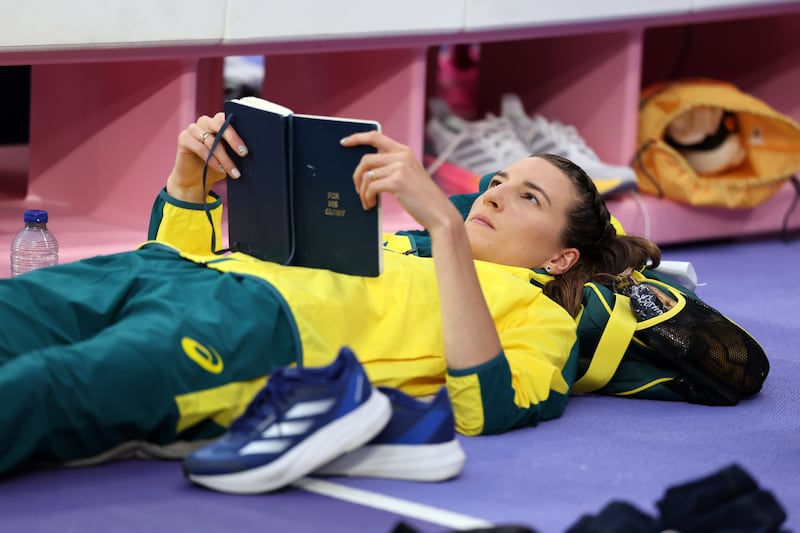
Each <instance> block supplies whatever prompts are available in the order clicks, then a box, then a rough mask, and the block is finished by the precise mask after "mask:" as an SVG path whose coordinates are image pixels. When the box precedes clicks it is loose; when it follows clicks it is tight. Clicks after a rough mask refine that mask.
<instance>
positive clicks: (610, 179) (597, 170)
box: [500, 93, 636, 196]
mask: <svg viewBox="0 0 800 533" xmlns="http://www.w3.org/2000/svg"><path fill="white" fill-rule="evenodd" d="M500 110H501V111H500V114H501V116H502V117H503V118H505V119H506V120H507V121H508V122H510V123H511V125H512V126H513V128H514V131H515V132H516V134H517V136H518V137H519V138H520V140H521V141H522V143H523V144H524V145H525V147H526V148H527V151H528V152H530V153H531V154H536V153H542V152H548V153H551V154H556V155H560V156H562V157H566V158H567V159H569V160H571V161H572V162H574V163H576V164H577V165H578V166H580V167H581V168H582V169H583V170H585V171H586V173H587V174H589V176H590V177H591V178H592V180H593V181H594V182H595V184H596V185H597V189H598V190H599V191H600V193H601V194H602V195H603V196H607V195H610V194H612V193H618V192H623V191H629V190H636V173H635V172H634V170H633V169H632V168H630V167H628V166H622V165H612V164H609V163H605V162H603V161H601V160H600V158H599V157H598V156H597V154H596V153H595V152H594V150H592V149H591V148H590V147H589V146H588V145H587V144H586V141H585V140H584V139H583V138H582V137H581V135H580V133H578V130H577V129H576V128H575V127H574V126H568V125H565V124H562V123H560V122H558V121H557V120H553V121H548V120H547V119H546V118H544V117H543V116H542V115H539V114H535V115H529V114H528V113H527V112H526V111H525V108H524V107H523V105H522V102H521V101H520V99H519V97H518V96H517V95H516V94H512V93H505V94H503V95H502V97H501V101H500Z"/></svg>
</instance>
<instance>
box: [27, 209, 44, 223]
mask: <svg viewBox="0 0 800 533" xmlns="http://www.w3.org/2000/svg"><path fill="white" fill-rule="evenodd" d="M23 219H24V221H25V222H26V223H31V224H42V223H46V222H47V211H44V210H42V209H27V210H26V211H25V216H24V217H23Z"/></svg>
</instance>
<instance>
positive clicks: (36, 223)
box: [11, 209, 58, 276]
mask: <svg viewBox="0 0 800 533" xmlns="http://www.w3.org/2000/svg"><path fill="white" fill-rule="evenodd" d="M23 220H24V221H25V227H24V228H22V230H21V231H20V232H19V233H17V235H16V236H15V237H14V240H13V241H11V275H12V276H19V275H20V274H25V273H26V272H30V271H31V270H35V269H37V268H42V267H46V266H52V265H56V264H58V241H57V240H56V238H55V236H53V234H52V233H51V232H50V230H49V229H47V211H43V210H41V209H29V210H27V211H25V215H24V217H23Z"/></svg>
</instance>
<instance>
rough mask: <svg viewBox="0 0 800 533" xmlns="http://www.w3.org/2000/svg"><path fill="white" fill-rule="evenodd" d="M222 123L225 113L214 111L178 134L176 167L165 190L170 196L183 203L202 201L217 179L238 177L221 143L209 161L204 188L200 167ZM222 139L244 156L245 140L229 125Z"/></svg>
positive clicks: (234, 166) (236, 170)
mask: <svg viewBox="0 0 800 533" xmlns="http://www.w3.org/2000/svg"><path fill="white" fill-rule="evenodd" d="M224 122H225V114H224V113H221V112H220V113H217V114H216V115H214V116H213V117H209V116H205V115H203V116H201V117H200V118H198V119H197V121H196V122H193V123H192V124H189V126H188V127H187V128H186V129H185V130H183V131H182V132H181V133H180V135H178V152H177V154H176V156H175V166H174V167H173V168H172V172H171V173H170V175H169V178H168V179H167V193H168V194H169V195H170V196H172V197H173V198H175V199H177V200H181V201H184V202H191V203H202V202H203V201H204V200H205V198H206V195H207V194H208V191H209V190H211V187H212V186H213V185H214V184H215V183H216V182H218V181H220V180H223V179H225V177H226V176H230V177H232V178H234V179H236V178H238V177H239V176H240V173H239V170H238V169H237V168H236V165H235V164H234V163H233V161H232V160H231V158H230V157H228V154H227V153H226V152H225V147H224V146H223V143H222V142H220V143H219V144H217V146H216V148H215V149H214V155H213V156H212V157H211V159H210V160H209V162H208V173H207V175H206V187H205V190H204V189H203V166H204V165H205V161H206V158H207V157H208V154H209V148H210V147H211V143H212V142H213V141H214V137H215V136H216V134H217V132H218V131H219V130H220V128H221V127H222V125H223V123H224ZM223 140H224V141H223V142H225V143H227V144H228V145H229V146H230V147H231V148H233V149H234V150H236V151H237V152H239V154H241V155H242V156H245V155H247V147H246V145H245V144H244V141H243V140H242V138H241V137H239V135H238V134H237V133H236V131H235V130H234V129H233V128H232V127H230V126H228V127H227V128H226V129H225V132H224V133H223Z"/></svg>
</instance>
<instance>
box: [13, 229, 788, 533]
mask: <svg viewBox="0 0 800 533" xmlns="http://www.w3.org/2000/svg"><path fill="white" fill-rule="evenodd" d="M665 257H666V258H667V259H679V260H690V261H692V262H693V263H694V265H695V268H696V270H697V272H698V275H699V277H700V283H701V284H704V285H702V286H701V287H699V288H698V293H699V294H700V296H701V297H703V298H704V299H706V300H707V301H708V302H709V303H711V304H712V305H714V306H715V307H717V308H718V309H720V310H721V311H723V312H724V313H725V314H727V315H728V316H730V317H731V318H732V319H734V320H735V321H736V322H738V323H739V324H741V325H742V326H744V327H745V328H746V329H747V330H748V331H750V332H751V333H752V334H753V335H754V336H755V337H756V338H757V339H758V340H759V341H760V342H761V343H762V345H763V346H764V347H765V349H766V350H767V353H768V355H769V356H770V361H771V371H770V375H769V378H768V379H767V382H766V384H765V388H764V390H763V391H762V393H761V394H760V395H758V396H757V397H756V398H754V399H752V400H749V401H745V402H743V403H741V404H740V405H738V406H736V407H724V408H723V407H704V406H697V405H689V404H681V403H669V402H653V401H644V400H630V399H627V400H626V399H619V398H606V397H596V396H585V397H576V398H574V399H573V400H572V401H571V403H570V405H569V407H568V408H567V411H566V413H565V415H564V416H563V417H562V418H561V419H559V420H555V421H550V422H546V423H544V424H542V425H541V426H540V427H538V428H531V429H527V430H521V431H516V432H512V433H509V434H506V435H502V436H497V437H478V438H462V439H461V441H462V443H463V446H464V448H465V450H466V452H467V457H468V460H467V464H466V467H465V469H464V472H463V473H462V475H461V476H460V477H459V478H457V479H455V480H453V481H450V482H446V483H440V484H424V483H410V482H399V481H382V480H369V479H348V480H344V479H334V480H331V481H334V482H335V483H340V484H343V485H346V486H348V487H355V488H360V489H365V490H367V491H370V492H371V493H376V494H377V495H387V496H391V497H394V498H398V499H400V500H404V501H406V502H412V503H413V502H416V503H418V504H423V505H424V506H427V507H426V508H423V509H421V510H415V509H414V508H413V507H412V508H411V511H405V510H404V509H406V507H396V508H394V509H395V511H384V510H379V509H375V508H372V507H368V506H364V505H356V504H353V503H348V502H343V501H340V500H338V499H334V498H330V497H327V496H321V495H318V494H312V493H309V492H307V491H305V490H301V489H295V488H292V489H287V490H284V491H280V492H278V493H274V494H270V495H263V496H229V495H224V494H218V493H213V492H210V491H206V490H201V489H198V488H195V487H192V486H189V485H188V484H187V483H186V482H185V481H184V479H183V477H182V475H181V472H180V467H179V464H178V463H170V462H156V461H128V462H123V463H117V464H111V465H105V466H101V467H94V468H86V469H75V470H60V471H58V470H51V471H37V472H29V473H25V474H22V475H18V476H14V477H11V478H7V479H5V480H3V481H0V518H1V520H0V531H25V532H50V531H58V532H61V533H69V532H85V531H103V532H108V533H111V532H133V531H136V532H140V531H192V532H193V533H204V532H212V531H226V532H227V531H298V532H302V531H309V532H312V531H313V532H318V531H331V532H338V531H342V532H345V531H348V532H350V531H370V532H381V533H382V532H387V533H388V532H389V531H391V530H392V528H393V527H394V525H395V524H396V523H397V522H398V521H399V520H404V521H406V522H408V523H411V524H413V525H415V527H417V528H419V529H420V530H422V531H424V532H426V533H429V532H430V533H432V532H442V531H449V530H453V529H456V528H462V529H465V528H466V527H464V525H465V524H479V523H481V522H480V521H481V520H482V521H488V522H491V523H495V524H511V523H514V524H522V525H527V526H528V527H531V528H533V529H536V530H538V531H539V532H540V533H560V532H563V531H565V530H566V529H567V528H568V527H569V526H570V525H572V524H573V523H575V522H576V521H577V519H578V518H579V517H580V516H581V515H583V514H587V513H591V514H595V513H597V512H599V511H600V510H601V509H602V508H603V507H604V506H605V505H606V504H607V503H609V502H610V501H612V500H625V501H628V502H630V503H632V504H634V505H636V506H637V507H639V508H640V509H641V510H642V511H645V512H648V513H650V514H655V512H656V508H655V502H656V501H657V500H658V499H659V498H660V497H661V496H662V495H663V492H664V490H665V489H666V488H667V487H669V486H671V485H676V484H680V483H683V482H685V481H689V480H692V479H696V478H698V477H702V476H705V475H707V474H711V473H713V472H715V471H717V470H719V469H721V468H723V467H725V466H727V465H729V464H731V463H738V464H739V465H740V466H742V467H743V468H744V469H745V470H747V471H748V472H749V473H750V474H751V475H752V476H753V477H754V478H755V479H756V480H757V481H758V482H759V484H760V485H761V486H762V488H765V489H768V490H770V491H771V492H772V493H773V494H774V495H775V497H776V498H777V500H778V501H779V502H780V503H781V504H782V505H783V507H784V509H785V510H786V511H787V513H788V515H789V518H788V520H787V522H786V523H785V524H784V526H785V527H786V528H788V529H791V530H796V531H800V515H798V511H796V510H797V509H800V484H798V482H797V480H798V479H800V416H798V412H800V399H798V397H799V396H800V395H798V383H800V354H799V353H798V352H799V351H800V350H798V344H800V320H799V319H798V309H800V305H799V304H800V288H799V287H798V284H797V282H796V273H797V272H798V270H799V265H800V241H795V242H792V243H788V244H787V243H784V242H782V241H780V240H764V241H755V242H747V243H731V244H709V245H704V246H693V247H686V248H673V249H668V250H666V251H665ZM394 503H396V502H390V505H394ZM401 503H402V502H401ZM390 508H393V507H390ZM431 508H436V509H440V510H443V511H449V512H452V513H457V514H454V515H439V514H435V513H434V511H433V510H431ZM426 509H427V510H426ZM407 512H408V513H410V515H411V518H409V517H408V516H409V515H404V513H407ZM414 516H419V517H421V518H422V519H423V520H420V519H418V518H414ZM472 518H474V519H475V520H474V521H471V519H472Z"/></svg>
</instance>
